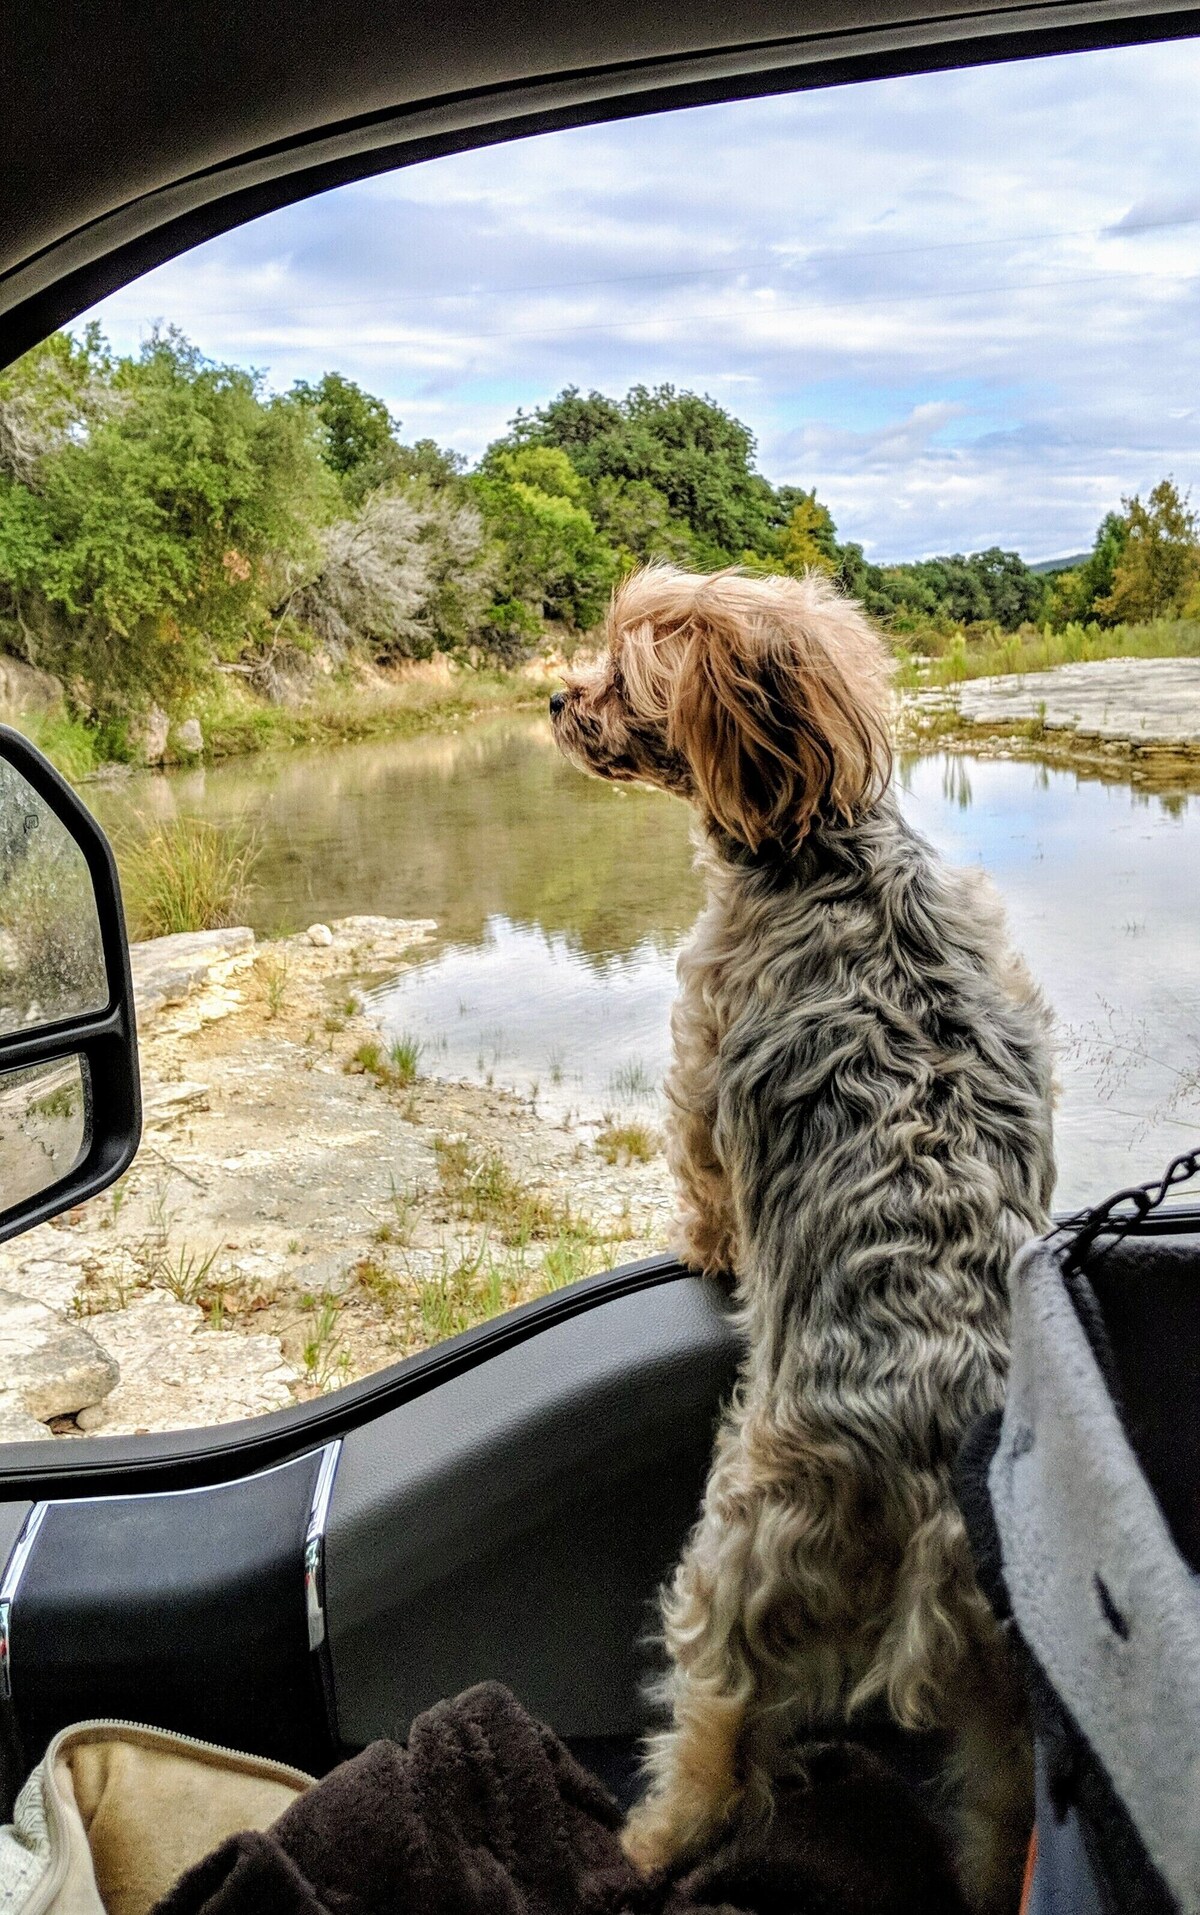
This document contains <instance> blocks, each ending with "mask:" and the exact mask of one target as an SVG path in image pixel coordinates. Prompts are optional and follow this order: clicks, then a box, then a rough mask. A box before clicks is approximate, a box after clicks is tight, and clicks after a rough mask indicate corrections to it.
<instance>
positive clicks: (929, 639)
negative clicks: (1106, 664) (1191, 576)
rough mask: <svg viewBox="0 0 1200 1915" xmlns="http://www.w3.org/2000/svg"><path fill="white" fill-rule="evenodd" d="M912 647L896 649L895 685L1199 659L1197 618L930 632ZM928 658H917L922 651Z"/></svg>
mask: <svg viewBox="0 0 1200 1915" xmlns="http://www.w3.org/2000/svg"><path fill="white" fill-rule="evenodd" d="M910 636H912V637H915V639H916V645H915V647H914V648H913V649H909V647H908V646H907V645H906V646H902V647H900V648H899V649H898V653H897V657H898V664H897V673H896V676H897V683H898V684H899V685H900V687H901V689H904V690H915V689H916V688H917V687H918V686H920V685H957V684H961V683H962V682H963V680H964V679H968V678H998V677H1003V676H1007V675H1010V674H1012V673H1014V672H1045V671H1052V670H1053V669H1054V668H1055V667H1056V666H1058V665H1077V664H1084V663H1090V662H1099V661H1102V660H1104V659H1110V658H1200V619H1158V620H1155V621H1154V622H1153V623H1152V624H1147V625H1114V626H1111V627H1107V628H1106V627H1103V626H1100V625H1066V626H1064V627H1063V629H1062V630H1061V631H1058V632H1055V631H1051V630H1050V629H1049V627H1046V628H1045V629H1043V630H1040V631H1039V630H1034V629H1026V630H1024V631H1021V632H995V631H986V630H985V631H975V632H969V631H957V632H952V633H949V634H944V633H939V632H934V631H930V632H928V633H923V634H920V633H919V634H915V635H910ZM926 652H928V653H932V654H933V655H932V656H921V655H920V654H921V653H926Z"/></svg>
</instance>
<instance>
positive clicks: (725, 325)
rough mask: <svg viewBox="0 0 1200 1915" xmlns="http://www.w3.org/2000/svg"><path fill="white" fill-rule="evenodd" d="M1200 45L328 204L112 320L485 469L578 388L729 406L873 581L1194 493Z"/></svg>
mask: <svg viewBox="0 0 1200 1915" xmlns="http://www.w3.org/2000/svg"><path fill="white" fill-rule="evenodd" d="M1198 82H1200V41H1198V42H1177V43H1175V44H1173V45H1170V46H1165V47H1147V48H1136V49H1123V50H1117V51H1113V52H1106V53H1099V54H1090V55H1081V56H1076V57H1074V58H1071V59H1066V60H1045V61H1034V62H1026V63H1020V64H1017V65H1013V66H1008V67H1002V68H994V69H986V68H985V69H978V70H975V71H971V72H964V73H949V74H940V75H929V76H926V77H923V78H917V79H904V80H894V81H885V82H879V83H876V84H872V85H870V86H860V87H843V88H837V89H833V90H831V91H829V92H826V93H818V94H803V95H797V96H784V97H779V98H772V99H769V100H762V101H753V102H741V103H738V104H736V105H730V106H727V107H710V108H703V109H698V110H696V111H693V112H687V113H675V114H670V115H666V116H662V117H659V118H651V119H639V120H635V121H631V122H629V123H628V124H623V125H622V124H615V125H607V126H604V127H599V128H591V129H580V130H578V131H574V132H570V133H562V134H555V135H553V136H549V137H547V138H543V139H540V140H527V141H522V142H518V143H515V144H513V145H509V146H502V147H498V148H495V149H493V150H490V151H485V152H479V153H468V154H461V155H458V156H455V157H452V158H448V159H444V160H438V161H434V162H431V163H429V164H428V165H425V166H421V167H416V168H413V169H411V170H409V171H407V172H401V173H396V174H392V175H389V176H387V177H386V178H384V179H380V180H376V181H371V182H368V183H366V184H364V185H360V186H355V187H348V188H345V189H343V190H342V191H340V192H337V193H330V194H325V195H323V196H322V197H321V198H320V199H317V200H314V201H312V202H309V203H308V204H307V205H304V206H299V207H294V208H291V209H288V210H287V211H285V212H282V213H279V214H276V215H273V216H272V217H270V218H268V219H264V220H260V221H257V222H256V223H255V224H254V225H252V226H250V227H248V228H245V229H244V230H243V231H242V232H240V233H236V234H231V235H228V236H227V237H226V238H224V239H222V240H218V241H214V242H213V243H212V244H210V245H209V246H206V247H204V248H202V249H200V250H199V251H198V252H197V253H195V254H193V255H190V256H189V257H187V258H185V259H182V260H178V261H174V262H172V263H170V264H168V265H167V266H164V267H162V268H161V269H159V270H158V271H157V272H156V273H153V274H151V275H149V276H148V277H147V278H146V279H144V280H142V281H140V282H138V283H137V284H136V285H134V286H133V287H130V288H127V289H126V290H125V291H124V292H122V293H119V294H116V295H114V296H113V297H112V298H111V299H109V300H107V301H106V302H104V304H103V305H102V306H101V307H99V308H98V309H97V316H98V317H99V318H100V319H101V321H102V322H103V323H104V324H105V326H106V327H107V328H108V330H109V331H110V333H111V335H112V337H113V338H114V341H115V342H116V343H117V344H118V345H119V346H121V347H123V348H125V347H128V346H130V345H131V344H133V343H135V342H136V340H137V338H138V337H139V336H140V335H142V334H144V332H145V330H146V329H147V327H148V325H149V324H150V323H151V321H152V320H153V319H155V318H156V317H162V318H165V319H169V320H172V321H174V322H176V323H178V324H180V325H181V326H183V327H184V329H185V330H186V331H187V332H188V333H189V334H190V335H191V336H192V337H193V338H195V339H196V341H197V342H198V343H199V344H200V346H201V347H202V348H203V349H204V350H205V351H206V352H208V353H209V354H211V355H212V356H214V357H218V358H229V359H235V360H241V361H243V362H245V363H251V364H254V365H257V366H260V367H262V368H265V369H266V371H267V373H268V377H269V379H270V381H271V382H272V383H273V384H274V385H276V386H278V387H283V386H286V385H288V384H290V382H291V381H292V379H294V378H297V377H312V376H314V375H315V374H319V373H320V372H321V371H323V370H324V369H326V368H327V367H331V366H336V367H338V368H340V369H341V370H343V371H345V372H346V373H347V374H349V375H350V376H351V377H353V378H357V379H360V380H361V381H362V382H363V383H364V384H366V385H367V386H369V387H370V388H371V389H372V390H374V391H377V392H379V393H380V394H381V395H382V396H383V397H384V398H386V399H387V401H388V403H389V405H391V407H392V409H393V410H394V411H395V412H397V413H398V414H399V415H400V416H401V418H402V419H403V421H404V424H405V429H406V431H408V432H410V433H412V434H413V435H414V436H415V435H416V434H418V433H429V434H431V435H433V436H435V437H440V438H442V439H444V440H446V441H447V442H449V443H451V444H453V445H456V446H458V447H459V448H460V449H462V450H463V451H465V452H467V453H469V454H472V455H474V454H477V453H478V452H479V451H481V450H482V448H483V446H484V445H485V444H486V443H487V441H488V439H489V438H490V437H492V436H494V435H495V433H496V432H497V431H499V430H501V429H502V428H503V426H504V423H505V421H506V420H507V419H508V418H509V417H510V416H511V414H512V413H513V412H514V411H515V410H516V407H517V406H518V405H526V406H528V405H534V404H537V403H539V402H540V401H543V400H545V399H547V398H549V397H550V396H551V395H552V394H553V393H554V392H555V391H557V390H558V389H559V388H560V387H561V386H563V385H565V384H567V383H575V384H578V385H580V386H583V387H585V388H587V387H591V386H595V387H598V388H600V389H602V390H606V391H609V392H620V391H623V390H624V389H625V388H626V387H627V386H629V385H630V384H632V383H634V382H635V381H645V382H647V383H655V382H657V381H660V380H668V379H669V380H672V381H674V382H675V383H676V384H679V385H684V386H691V387H693V388H695V389H697V390H700V391H705V390H707V391H710V392H711V393H712V394H713V396H714V397H716V398H718V399H720V400H721V401H722V402H723V403H725V404H727V405H729V406H730V407H731V409H732V410H734V411H735V412H738V413H739V415H740V416H742V417H744V418H745V419H746V421H747V423H748V424H750V425H751V426H752V427H753V429H754V430H755V432H756V433H757V435H758V438H759V445H760V459H761V463H762V466H763V469H764V470H765V471H766V472H767V473H768V475H769V476H770V477H772V478H773V479H776V480H783V479H789V480H793V481H799V482H803V483H804V484H816V486H817V487H818V490H819V491H820V493H821V495H822V496H823V497H825V498H827V499H828V501H829V503H830V505H831V507H832V509H833V511H834V514H835V517H836V518H837V520H838V523H839V526H840V528H841V530H842V531H843V532H844V533H845V534H846V535H847V536H851V537H855V538H858V539H860V540H861V541H862V542H863V544H864V545H865V546H867V547H868V549H870V550H871V551H873V552H874V553H876V554H877V555H879V556H880V557H885V558H890V557H905V556H915V555H916V554H917V553H919V552H928V551H932V550H945V549H947V548H953V549H960V550H961V549H968V550H969V549H971V548H972V547H976V546H978V545H981V544H990V543H993V542H999V543H1003V544H1008V545H1016V546H1018V547H1019V548H1020V549H1022V550H1023V551H1025V552H1026V553H1027V554H1028V555H1029V556H1031V557H1037V556H1041V555H1043V554H1048V553H1053V552H1059V551H1067V550H1075V549H1078V548H1079V547H1080V546H1081V545H1083V544H1086V543H1088V542H1089V541H1090V538H1091V534H1092V531H1093V529H1094V527H1095V524H1096V522H1097V520H1098V518H1099V517H1100V515H1101V514H1102V512H1103V511H1104V510H1106V509H1107V508H1108V507H1109V506H1110V505H1112V504H1114V503H1115V502H1116V500H1117V499H1118V498H1119V496H1120V495H1121V494H1122V493H1128V492H1131V491H1134V490H1139V489H1143V488H1145V487H1146V486H1147V485H1150V484H1153V483H1154V481H1155V480H1156V479H1157V478H1159V477H1161V476H1162V475H1163V473H1164V472H1165V471H1172V472H1173V473H1174V475H1175V476H1176V478H1177V479H1179V480H1180V481H1181V482H1182V483H1184V484H1186V483H1189V482H1193V481H1194V482H1196V484H1197V489H1198V490H1200V439H1198V435H1197V431H1196V425H1197V403H1198V399H1197V395H1198V394H1200V325H1198V324H1197V320H1198V319H1200V195H1198V194H1197V192H1196V189H1195V185H1194V182H1195V180H1196V178H1197V177H1200V116H1197V115H1196V113H1195V111H1194V101H1195V98H1196V97H1197V83H1198Z"/></svg>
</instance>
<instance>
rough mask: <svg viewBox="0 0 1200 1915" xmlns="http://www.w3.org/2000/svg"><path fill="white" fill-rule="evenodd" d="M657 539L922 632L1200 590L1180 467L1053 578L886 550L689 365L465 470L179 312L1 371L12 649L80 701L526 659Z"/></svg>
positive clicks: (3, 615)
mask: <svg viewBox="0 0 1200 1915" xmlns="http://www.w3.org/2000/svg"><path fill="white" fill-rule="evenodd" d="M656 558H659V559H670V560H673V561H676V562H678V563H681V564H684V565H687V566H690V567H694V568H699V569H711V568H715V567H718V566H722V565H728V564H745V565H749V566H754V567H761V568H766V569H772V570H782V571H785V572H789V573H793V574H799V573H801V572H803V571H805V570H807V569H809V568H810V567H817V568H819V569H822V570H825V571H827V572H829V573H831V574H836V575H837V576H838V577H839V578H840V579H841V580H842V581H843V582H844V583H845V585H846V586H847V587H848V588H849V589H850V590H851V591H853V592H855V593H856V594H857V595H858V596H859V597H861V598H862V599H863V601H864V602H865V604H866V605H867V607H868V609H869V610H870V611H871V612H872V613H873V614H874V615H876V616H877V617H878V618H880V619H882V620H884V621H885V622H887V624H888V625H889V626H890V627H891V628H892V629H893V630H895V631H896V632H897V633H898V634H907V635H911V634H914V633H916V634H919V633H921V632H922V631H927V632H930V633H938V632H941V633H943V634H944V633H945V632H947V631H949V630H952V629H956V628H963V627H966V628H970V627H972V626H975V627H989V628H992V629H996V628H999V629H1002V630H1005V631H1012V630H1016V629H1018V628H1020V627H1021V626H1022V625H1027V624H1039V623H1046V622H1049V623H1051V624H1055V625H1061V624H1065V623H1067V622H1069V621H1088V620H1094V621H1098V622H1101V623H1104V622H1110V623H1115V622H1117V621H1120V620H1138V619H1145V618H1161V617H1172V616H1178V615H1180V614H1185V613H1186V614H1198V613H1200V546H1198V544H1197V521H1196V516H1195V514H1194V513H1193V512H1192V511H1191V508H1190V505H1189V503H1188V500H1187V499H1186V498H1181V497H1180V495H1179V493H1178V491H1177V490H1176V488H1175V487H1174V486H1173V485H1172V484H1171V483H1170V482H1169V481H1164V482H1163V483H1162V484H1160V485H1158V486H1156V487H1155V489H1154V490H1153V491H1152V492H1151V493H1150V495H1149V497H1148V499H1147V500H1146V501H1144V502H1143V501H1142V500H1141V499H1140V498H1132V499H1127V500H1125V501H1124V503H1123V506H1122V509H1121V511H1120V512H1112V513H1109V514H1108V516H1107V517H1106V518H1105V520H1104V521H1103V523H1102V525H1101V526H1100V528H1099V531H1098V533H1097V536H1096V541H1095V545H1094V548H1093V550H1092V552H1091V553H1090V555H1089V556H1088V557H1087V559H1086V560H1085V561H1084V562H1083V563H1082V564H1080V565H1079V566H1077V567H1076V568H1075V569H1073V570H1071V571H1069V572H1066V573H1063V574H1059V575H1058V576H1054V577H1047V576H1045V575H1043V574H1041V573H1037V572H1034V571H1032V570H1031V569H1030V568H1029V566H1028V565H1026V564H1025V563H1024V562H1023V561H1022V560H1021V559H1020V557H1019V556H1018V555H1017V554H1016V553H1015V552H1005V551H1000V550H996V549H993V550H990V551H987V552H980V553H975V554H973V555H970V556H962V555H954V556H949V557H944V558H935V559H924V560H921V561H919V562H917V563H915V564H908V565H892V566H882V567H881V566H878V565H873V564H871V563H870V562H869V561H868V560H867V559H866V558H865V556H864V554H863V551H862V549H861V547H860V546H857V545H854V544H850V543H844V542H842V541H840V540H839V539H838V536H837V529H836V527H835V525H834V522H833V519H832V518H831V516H830V514H829V512H828V510H827V508H826V507H825V506H824V505H823V504H822V503H821V501H820V500H819V499H818V498H817V496H816V492H815V490H809V491H806V490H804V489H803V488H800V487H795V486H772V485H771V484H770V483H769V482H768V481H767V480H766V479H765V478H764V477H763V476H762V475H761V473H759V472H758V471H757V470H756V469H755V442H754V437H753V434H752V433H751V432H750V431H749V430H748V428H747V427H746V426H744V425H743V424H742V423H741V422H740V421H739V420H737V419H735V418H734V417H732V415H731V414H729V413H728V412H726V411H725V410H724V409H723V408H722V407H720V406H718V405H716V404H715V403H714V402H713V401H712V400H710V399H707V398H701V397H698V396H697V395H696V394H694V393H690V392H680V391H677V390H676V389H675V388H674V387H672V386H669V385H664V386H659V387H657V388H653V389H651V388H648V387H645V386H635V387H634V388H633V389H632V391H630V392H629V393H627V394H626V396H625V397H624V398H623V399H612V398H608V397H606V396H604V395H603V394H601V393H597V392H591V393H587V394H584V393H581V392H580V391H579V390H578V389H576V388H574V387H569V388H568V389H567V390H566V391H564V392H562V393H560V394H559V395H558V397H557V398H556V399H553V400H552V401H550V403H549V404H547V405H545V406H543V407H539V408H538V409H536V410H534V411H531V412H519V413H518V414H517V416H516V418H515V419H514V420H513V422H512V425H511V427H510V429H509V431H508V433H507V434H506V435H505V436H504V437H503V438H501V439H499V440H497V441H496V442H495V443H494V444H493V445H491V446H490V447H489V448H488V450H487V452H486V454H485V455H484V457H483V459H482V460H481V461H480V463H479V465H478V467H477V468H476V469H474V470H468V469H467V468H466V463H465V461H464V460H463V459H462V458H461V457H459V456H458V455H457V454H455V453H451V452H446V451H444V450H442V449H441V448H440V447H438V446H436V445H435V444H433V442H432V441H430V440H421V441H418V442H417V443H416V444H406V443H405V442H404V440H403V438H402V436H401V432H400V427H399V425H398V422H397V421H396V420H394V419H393V418H392V417H391V416H390V414H389V412H388V409H387V407H386V405H385V404H384V403H383V401H382V400H380V399H377V398H375V397H373V396H372V395H371V394H369V393H366V392H364V391H362V390H361V388H359V387H358V386H356V385H355V384H353V382H351V381H350V380H347V379H345V378H344V377H343V376H342V375H341V374H339V373H327V374H326V375H325V376H324V377H323V378H322V379H320V380H318V381H316V382H305V381H300V382H297V384H296V385H294V386H293V387H292V389H291V391H290V392H288V393H286V394H277V395H272V394H270V393H268V392H267V391H266V389H265V386H264V384H263V382H262V380H261V379H260V378H259V377H258V376H257V375H256V374H254V373H251V372H247V371H245V370H243V369H241V368H238V367H234V366H221V365H214V364H212V363H211V362H209V361H207V360H205V359H204V358H203V357H202V356H201V355H200V354H199V352H197V350H196V349H195V348H194V347H193V346H191V345H190V344H189V343H188V341H187V340H185V339H184V338H183V337H182V336H181V335H180V334H178V333H177V332H174V331H172V330H167V331H160V332H156V333H155V334H154V335H153V336H152V337H151V339H150V340H149V341H148V342H147V344H146V345H145V347H144V348H143V349H142V351H141V352H140V353H139V354H138V355H136V356H134V357H122V356H119V355H115V354H113V353H112V352H111V351H110V350H109V348H108V347H107V345H106V343H105V341H104V340H103V338H102V337H101V336H100V334H99V333H98V332H97V331H96V330H95V329H89V330H88V331H87V332H86V333H85V334H84V336H83V337H82V339H79V340H74V339H72V338H70V337H68V336H67V335H65V334H56V335H55V336H54V337H53V338H51V339H49V340H47V341H46V342H45V343H44V344H43V345H42V346H40V347H38V348H36V349H35V350H34V351H33V352H31V353H29V354H27V355H26V357H25V358H24V359H22V360H21V361H19V362H18V363H17V365H16V366H15V367H13V368H12V369H10V370H9V371H8V372H7V373H5V374H3V375H0V648H2V649H5V650H7V651H9V652H11V653H14V654H16V655H18V656H20V657H23V658H24V659H26V660H27V661H28V662H29V663H31V664H35V665H39V666H42V667H45V668H46V669H48V670H50V671H53V672H55V673H57V674H58V675H59V676H60V677H62V678H63V680H64V681H65V683H66V685H67V688H68V694H69V697H70V700H71V703H72V705H73V706H74V707H75V709H76V710H78V711H79V712H80V713H81V714H83V715H85V716H89V717H93V718H99V719H101V720H104V719H106V718H110V717H111V718H115V719H117V720H119V719H120V718H121V716H122V714H124V715H128V714H130V713H132V712H134V711H136V710H137V709H139V708H140V707H144V706H145V705H146V704H147V703H149V702H150V701H158V702H161V703H163V704H166V705H168V706H172V707H177V706H178V704H179V702H180V701H181V700H182V699H183V698H185V697H187V696H190V695H192V694H194V693H195V691H196V690H197V689H200V688H203V687H204V686H205V685H207V684H211V683H212V682H213V680H214V677H215V675H216V674H217V673H218V672H220V671H225V672H228V673H233V674H236V675H240V676H242V677H243V678H245V679H246V680H248V681H250V682H251V683H253V684H255V685H256V686H258V687H259V688H260V689H262V690H264V691H266V692H268V693H271V692H275V691H277V690H278V689H279V687H280V685H281V684H282V683H283V682H284V681H286V680H289V679H294V678H295V676H296V675H297V674H299V675H301V676H303V673H304V671H305V670H306V669H307V668H309V667H310V665H311V662H312V661H313V660H314V659H317V658H319V659H320V660H321V662H322V663H323V665H324V666H325V668H326V669H328V667H329V665H330V664H331V663H332V664H333V665H335V666H336V665H337V664H338V663H339V662H341V661H349V660H351V659H352V658H369V659H371V660H373V661H374V662H376V663H382V664H387V663H389V662H391V661H395V660H399V659H404V658H412V657H422V656H428V655H429V654H431V653H432V652H433V651H435V650H439V649H441V650H450V651H457V652H460V653H463V652H466V651H468V650H471V651H474V652H475V653H476V654H482V655H485V656H491V657H494V658H497V659H500V660H504V661H512V660H515V659H518V658H520V657H522V656H524V655H526V654H527V653H528V652H529V651H531V650H532V649H533V648H535V647H536V646H537V644H538V643H539V642H540V641H541V640H542V639H543V637H544V636H545V635H546V633H547V631H548V629H549V630H553V631H555V632H556V633H557V634H558V635H560V636H562V635H573V634H579V633H585V632H587V631H588V630H589V629H590V628H591V627H593V626H594V625H595V624H596V622H597V621H598V619H599V618H600V616H601V614H602V611H603V608H604V604H605V601H606V599H607V596H608V593H609V591H610V590H611V588H612V585H613V583H614V581H615V580H616V579H617V578H618V577H619V576H620V575H621V573H622V572H623V571H625V570H626V569H628V568H629V567H630V566H631V565H633V564H635V563H637V562H638V561H640V560H645V559H656ZM914 642H915V641H914Z"/></svg>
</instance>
